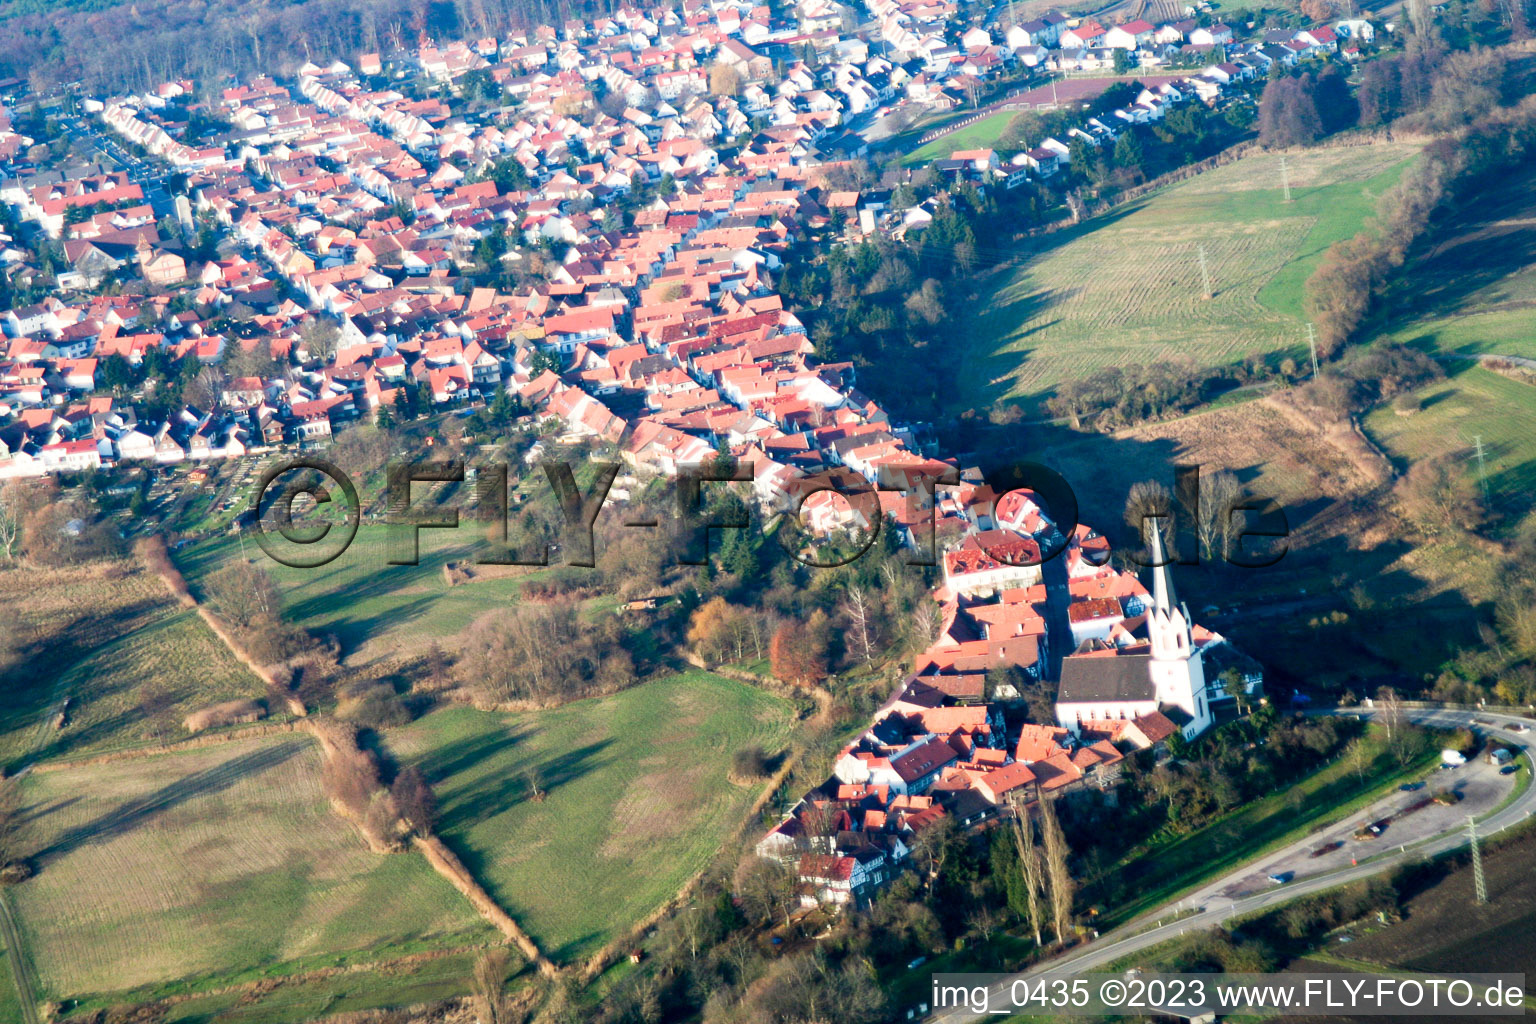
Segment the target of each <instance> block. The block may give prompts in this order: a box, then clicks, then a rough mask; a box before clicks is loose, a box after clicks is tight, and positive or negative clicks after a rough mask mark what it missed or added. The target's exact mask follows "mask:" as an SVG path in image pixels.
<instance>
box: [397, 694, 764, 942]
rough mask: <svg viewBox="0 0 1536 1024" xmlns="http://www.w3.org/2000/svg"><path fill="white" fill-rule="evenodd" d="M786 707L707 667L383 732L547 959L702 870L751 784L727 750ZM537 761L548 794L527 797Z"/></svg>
mask: <svg viewBox="0 0 1536 1024" xmlns="http://www.w3.org/2000/svg"><path fill="white" fill-rule="evenodd" d="M790 719H791V714H790V708H789V706H788V704H787V703H786V702H784V701H783V700H780V699H779V698H777V697H774V696H772V695H770V694H768V693H766V692H764V691H762V690H758V689H755V688H753V687H751V686H747V685H745V684H742V683H737V682H733V681H731V680H727V679H723V678H721V677H719V676H715V675H711V674H709V673H707V672H689V673H687V674H685V675H680V676H674V677H672V678H669V679H663V680H658V681H653V682H649V683H645V684H642V685H640V686H637V687H634V688H632V689H629V690H625V691H623V692H621V693H618V694H615V695H614V696H611V697H603V698H597V699H592V700H585V701H579V702H577V703H574V704H569V705H566V706H565V707H561V708H557V709H554V710H551V711H540V712H535V713H529V714H490V713H484V712H479V711H474V710H471V709H468V708H447V709H444V710H440V711H435V712H433V713H431V714H429V715H427V716H426V717H425V718H423V719H421V720H419V721H417V722H415V723H413V724H412V725H410V726H407V727H405V728H403V729H398V730H394V731H392V732H391V733H390V734H389V736H388V737H387V744H388V747H389V750H390V752H391V753H392V754H393V755H394V757H395V758H396V759H397V760H398V761H399V762H400V763H401V764H418V765H420V766H421V768H422V770H423V771H424V772H425V773H426V774H427V777H428V778H429V779H430V780H431V781H432V784H433V787H434V789H435V790H436V793H437V797H438V801H439V803H440V805H441V808H442V821H441V824H440V825H439V832H440V833H441V834H442V835H443V836H444V838H445V839H446V840H447V841H448V843H449V845H450V846H452V847H453V849H454V851H455V852H456V853H458V854H459V856H460V857H462V858H463V860H464V863H465V864H466V865H467V866H468V867H469V868H470V870H471V871H472V872H474V874H475V876H476V877H477V878H478V879H480V881H481V882H482V883H483V884H484V885H485V886H486V888H487V889H488V890H489V891H490V893H491V895H492V896H494V897H495V898H496V900H497V901H498V902H499V903H501V905H502V906H504V907H506V908H507V910H508V911H509V912H510V913H511V914H512V916H513V917H515V918H516V919H517V920H518V922H519V923H520V924H521V925H522V926H523V927H524V928H525V929H527V930H528V932H529V934H530V935H532V936H533V938H534V941H536V942H538V943H539V945H540V946H541V947H542V948H543V949H544V950H545V951H546V952H547V953H548V954H549V955H550V956H551V957H552V958H553V959H555V960H556V961H557V962H564V963H569V962H571V961H573V960H576V959H578V958H579V957H582V956H584V955H587V954H590V953H592V952H595V951H596V950H597V949H599V948H601V947H602V946H603V944H604V943H606V942H607V941H608V940H610V939H611V938H613V937H614V936H615V935H618V934H620V933H622V932H623V931H624V929H626V928H628V927H629V926H631V925H633V924H634V923H635V922H636V921H638V920H640V919H641V918H642V917H644V916H645V915H646V914H647V913H649V912H650V911H652V910H654V909H655V908H656V907H658V906H660V905H661V904H662V903H663V902H665V901H666V900H667V899H668V898H669V897H671V896H672V895H674V894H675V893H676V892H677V891H678V889H679V888H680V887H681V886H682V884H683V883H684V882H685V881H686V880H687V879H688V878H689V877H690V876H692V875H693V874H694V873H695V872H697V871H699V870H700V869H702V868H703V867H705V866H706V865H707V864H708V862H709V860H710V859H711V857H713V856H714V854H715V852H716V851H717V850H718V849H719V847H720V844H721V842H722V841H723V840H724V839H725V838H726V837H727V836H728V835H729V834H730V833H731V832H732V830H733V829H734V828H735V827H736V826H737V824H738V823H739V822H740V820H741V815H742V814H743V813H744V811H745V810H746V808H747V807H748V805H749V804H750V803H751V802H752V800H753V798H754V797H755V796H756V795H757V790H756V789H755V788H752V787H744V786H739V785H736V784H733V783H732V782H731V781H729V779H728V778H727V774H728V772H729V769H730V765H731V758H732V755H733V754H734V753H735V751H736V750H738V749H741V748H743V747H747V746H750V745H762V746H763V747H764V748H765V749H766V750H768V751H769V753H770V754H772V753H776V752H778V750H779V749H781V748H782V747H783V746H784V743H785V741H786V739H787V737H788V734H789V725H790ZM528 766H533V767H534V768H536V770H537V772H538V774H539V777H540V779H541V782H542V786H543V788H545V789H546V790H547V796H546V798H545V799H544V800H543V801H542V802H538V801H534V800H532V799H530V798H529V795H528V788H527V784H526V782H525V780H524V776H523V773H524V771H525V769H526V768H527V767H528Z"/></svg>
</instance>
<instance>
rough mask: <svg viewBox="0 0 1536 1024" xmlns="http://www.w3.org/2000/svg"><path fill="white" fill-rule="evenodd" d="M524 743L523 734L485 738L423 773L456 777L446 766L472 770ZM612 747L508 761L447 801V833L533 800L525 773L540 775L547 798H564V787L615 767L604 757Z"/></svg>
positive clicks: (597, 746)
mask: <svg viewBox="0 0 1536 1024" xmlns="http://www.w3.org/2000/svg"><path fill="white" fill-rule="evenodd" d="M524 735H526V734H524ZM522 739H523V736H522V735H512V734H510V733H508V734H506V735H504V736H486V737H482V738H481V739H480V740H478V741H475V742H473V743H470V744H467V745H465V746H461V747H457V748H455V750H454V755H453V757H452V758H450V759H449V760H448V761H431V762H428V763H427V764H425V765H423V770H424V771H425V772H426V773H427V778H428V779H431V780H439V779H442V778H443V777H444V776H445V775H451V774H452V773H453V772H452V771H446V772H445V771H444V770H443V769H444V768H445V767H446V768H453V767H454V766H457V769H455V770H462V769H464V768H468V767H470V766H471V765H473V764H476V763H478V762H480V761H482V760H484V759H487V758H492V757H498V756H499V755H501V754H503V753H504V752H505V751H507V750H508V749H510V748H511V747H513V746H515V745H516V744H517V743H519V742H521V741H522ZM612 742H613V741H612V740H607V739H604V740H598V741H596V742H594V743H588V744H586V745H585V746H581V747H573V748H571V749H570V750H567V751H565V752H564V753H562V754H559V755H557V756H555V757H551V758H548V759H546V760H543V761H534V760H531V759H530V760H529V761H526V762H518V761H516V760H508V761H504V762H503V764H504V765H505V770H501V771H497V772H495V773H493V774H491V775H489V776H487V777H486V778H484V779H482V780H480V781H478V782H475V783H472V784H471V785H469V786H466V787H464V788H463V789H460V790H456V791H454V793H453V794H452V796H451V797H450V798H449V799H448V800H447V801H445V804H444V807H443V812H442V829H443V831H445V832H451V831H455V830H457V829H461V828H469V827H471V826H474V825H477V824H479V823H480V822H482V821H485V820H486V819H488V818H494V817H495V816H496V815H498V814H502V813H504V812H506V811H508V810H511V809H512V807H514V806H515V805H517V804H519V803H522V802H523V801H525V800H528V799H529V798H530V791H529V785H528V778H527V776H526V774H525V773H524V769H525V768H532V769H533V770H534V771H535V773H536V774H537V776H538V780H539V786H540V788H541V789H543V790H544V791H545V792H546V793H553V794H557V795H558V793H559V791H560V787H561V786H564V785H566V784H567V783H570V782H574V781H575V780H577V779H579V778H581V777H582V776H583V775H586V774H587V773H588V772H592V771H596V770H598V769H600V768H602V767H604V766H605V765H607V764H608V763H610V760H611V759H609V758H603V757H600V756H599V755H600V754H601V753H602V752H603V750H604V749H606V748H607V747H608V746H609V745H610V744H611V743H612Z"/></svg>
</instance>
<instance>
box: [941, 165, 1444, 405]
mask: <svg viewBox="0 0 1536 1024" xmlns="http://www.w3.org/2000/svg"><path fill="white" fill-rule="evenodd" d="M1416 152H1417V149H1416V147H1414V146H1410V145H1407V144H1385V145H1381V146H1369V147H1357V148H1352V149H1339V150H1321V151H1318V152H1315V153H1302V154H1291V155H1290V156H1288V157H1287V166H1286V173H1287V174H1288V175H1289V180H1290V183H1291V192H1292V201H1291V202H1286V201H1285V199H1284V196H1283V193H1282V190H1281V188H1280V183H1281V177H1280V167H1279V159H1278V157H1276V156H1273V155H1269V154H1254V155H1250V156H1247V157H1244V158H1243V159H1241V160H1238V161H1235V162H1233V163H1232V164H1228V165H1226V166H1224V167H1220V168H1217V169H1215V170H1212V171H1208V172H1206V173H1205V174H1201V175H1199V176H1197V177H1195V178H1192V179H1190V180H1188V181H1185V182H1181V183H1179V184H1176V185H1172V186H1170V187H1168V188H1166V189H1163V190H1160V191H1159V192H1157V193H1155V194H1153V195H1151V196H1149V197H1147V198H1144V199H1141V200H1137V201H1135V202H1133V203H1131V204H1128V205H1127V206H1124V207H1121V208H1119V209H1117V210H1115V211H1113V212H1111V213H1109V214H1107V215H1105V216H1102V217H1099V218H1095V219H1093V220H1090V221H1088V222H1086V223H1084V224H1083V225H1082V226H1081V227H1079V228H1076V229H1072V230H1068V231H1062V232H1059V233H1057V234H1055V235H1052V236H1048V237H1046V238H1044V239H1041V240H1040V241H1039V243H1038V244H1039V248H1037V249H1035V250H1033V251H1031V252H1027V253H1024V254H1022V255H1021V259H1020V262H1019V263H1017V264H1011V265H1009V266H1006V267H1002V268H999V269H997V270H995V271H993V272H992V273H991V274H989V275H987V276H985V277H983V278H982V279H981V280H980V282H979V286H978V291H979V292H980V293H981V295H982V296H983V299H982V300H981V301H978V302H977V303H976V304H975V307H974V308H975V310H976V312H975V313H974V314H973V315H972V316H971V318H970V321H969V323H968V324H967V334H966V337H967V339H968V340H967V343H966V345H965V348H964V349H963V350H962V355H961V373H960V374H959V379H960V380H961V381H962V382H964V383H963V384H962V386H961V389H960V392H959V394H957V396H956V399H957V404H959V405H962V406H965V407H986V406H988V405H990V404H992V403H993V402H996V401H999V400H1002V399H1005V398H1009V397H1022V398H1025V399H1026V400H1035V401H1038V400H1040V399H1043V398H1044V397H1045V396H1046V395H1048V394H1049V392H1050V391H1051V389H1052V388H1054V387H1055V385H1056V384H1057V383H1059V382H1061V381H1063V380H1072V379H1079V378H1081V377H1083V376H1086V375H1087V374H1090V373H1092V372H1093V371H1095V370H1098V369H1101V368H1103V367H1106V366H1113V365H1133V364H1142V363H1150V362H1159V361H1168V360H1173V359H1179V358H1186V357H1187V358H1189V359H1193V360H1194V361H1195V362H1196V363H1198V364H1200V365H1206V366H1211V365H1219V364H1223V363H1230V362H1234V361H1236V360H1238V359H1241V358H1242V357H1243V356H1245V355H1246V354H1248V353H1250V352H1255V351H1257V352H1266V353H1278V352H1287V353H1290V354H1293V355H1296V356H1300V355H1302V354H1303V353H1304V352H1305V350H1306V329H1305V322H1304V320H1303V315H1302V284H1303V283H1304V282H1305V280H1306V278H1307V277H1308V276H1309V275H1310V274H1311V272H1312V270H1313V269H1314V268H1315V267H1316V265H1317V263H1318V261H1319V260H1320V258H1321V257H1322V254H1323V252H1324V251H1325V250H1326V249H1327V247H1328V246H1329V245H1331V244H1332V243H1333V242H1335V241H1337V240H1339V239H1342V238H1346V237H1348V236H1350V235H1353V234H1354V233H1355V232H1356V231H1357V230H1359V228H1360V226H1361V225H1362V224H1363V223H1364V221H1365V220H1366V218H1367V217H1368V216H1369V215H1370V214H1371V213H1372V212H1373V211H1374V208H1375V204H1376V201H1377V199H1378V198H1379V197H1380V196H1381V195H1382V193H1384V192H1385V191H1386V190H1387V189H1388V188H1389V187H1390V186H1391V185H1392V184H1393V183H1394V182H1395V181H1396V179H1397V178H1398V176H1399V175H1400V174H1401V173H1402V170H1403V168H1404V167H1405V166H1406V164H1407V162H1408V161H1409V160H1410V159H1411V158H1412V157H1413V155H1414V154H1415V153H1416ZM1202 249H1203V250H1204V252H1205V258H1206V267H1207V269H1208V272H1209V274H1210V279H1211V290H1212V292H1213V297H1212V298H1211V299H1209V300H1207V299H1204V298H1202V292H1203V290H1204V284H1203V277H1202V270H1201V260H1200V254H1201V251H1202Z"/></svg>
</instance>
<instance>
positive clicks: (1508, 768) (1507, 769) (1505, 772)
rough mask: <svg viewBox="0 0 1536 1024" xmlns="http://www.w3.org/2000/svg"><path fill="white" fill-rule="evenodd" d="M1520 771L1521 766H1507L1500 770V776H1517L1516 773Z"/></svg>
mask: <svg viewBox="0 0 1536 1024" xmlns="http://www.w3.org/2000/svg"><path fill="white" fill-rule="evenodd" d="M1519 770H1520V766H1519V765H1517V764H1507V765H1505V766H1504V767H1503V768H1500V769H1499V774H1500V775H1513V774H1515V772H1517V771H1519Z"/></svg>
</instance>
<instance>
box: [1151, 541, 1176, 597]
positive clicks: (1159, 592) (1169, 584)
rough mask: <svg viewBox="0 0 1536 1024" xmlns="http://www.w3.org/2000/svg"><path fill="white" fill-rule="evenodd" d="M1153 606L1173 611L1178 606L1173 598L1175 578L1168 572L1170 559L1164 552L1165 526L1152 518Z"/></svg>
mask: <svg viewBox="0 0 1536 1024" xmlns="http://www.w3.org/2000/svg"><path fill="white" fill-rule="evenodd" d="M1152 606H1153V607H1154V608H1161V609H1162V610H1163V611H1164V612H1168V613H1172V612H1173V610H1174V609H1175V608H1176V607H1177V605H1175V604H1174V599H1173V580H1172V578H1171V577H1170V575H1169V573H1168V559H1167V556H1165V555H1164V554H1163V526H1162V524H1161V523H1160V522H1158V521H1157V520H1156V519H1153V520H1152Z"/></svg>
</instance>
